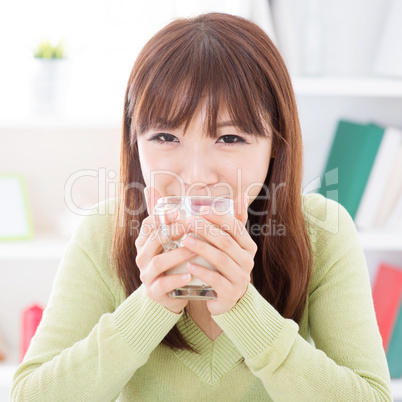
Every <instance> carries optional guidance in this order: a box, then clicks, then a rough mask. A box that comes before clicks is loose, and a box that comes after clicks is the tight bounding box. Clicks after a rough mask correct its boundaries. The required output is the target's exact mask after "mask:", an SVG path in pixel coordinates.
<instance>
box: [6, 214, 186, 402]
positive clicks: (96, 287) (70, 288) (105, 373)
mask: <svg viewBox="0 0 402 402" xmlns="http://www.w3.org/2000/svg"><path fill="white" fill-rule="evenodd" d="M102 219H104V218H102ZM105 230H106V228H105V227H103V226H102V224H101V219H100V218H99V217H98V218H94V217H85V218H84V221H83V223H82V224H81V226H80V227H79V230H78V231H77V232H76V234H75V236H73V238H72V239H71V241H70V242H69V245H68V246H67V249H66V251H65V253H64V255H63V258H62V261H61V263H60V265H59V269H58V272H57V275H56V278H55V281H54V284H53V289H52V293H51V296H50V300H49V303H48V305H47V306H46V309H45V311H44V313H43V317H42V321H41V323H40V325H39V327H38V329H37V332H36V334H35V336H34V337H33V338H32V341H31V344H30V347H29V349H28V352H27V354H26V356H25V358H24V360H23V362H22V363H21V365H20V366H19V367H18V369H17V371H16V373H15V374H14V379H13V384H12V389H11V399H12V400H13V401H84V400H85V401H95V400H97V401H99V400H101V401H111V400H115V399H117V397H118V395H119V393H120V391H121V390H122V389H123V387H124V386H125V384H126V383H127V382H128V381H129V380H130V379H131V377H132V376H133V374H134V373H135V371H136V370H137V369H138V368H139V367H141V366H142V365H144V364H145V363H146V362H147V360H148V358H149V356H150V354H151V352H152V351H153V350H154V349H155V348H156V346H157V345H158V344H159V343H160V342H161V341H162V340H163V338H164V337H165V335H166V334H167V333H168V332H169V331H170V329H171V328H172V327H173V326H174V325H175V323H176V322H177V321H178V320H179V318H180V317H181V315H182V313H180V314H175V313H173V312H171V311H170V310H168V309H166V308H165V307H163V306H161V305H160V304H159V303H156V302H155V301H153V300H151V299H150V298H149V297H148V296H147V294H146V292H145V289H144V287H143V286H142V285H141V286H140V287H139V288H138V289H137V290H136V291H134V292H133V293H132V294H131V295H130V296H129V297H128V298H126V299H125V300H124V301H123V302H122V303H121V304H120V305H119V306H117V308H115V300H114V298H115V296H114V293H113V292H112V289H113V282H112V281H110V280H108V278H107V275H106V274H105V271H106V269H105V267H106V266H107V253H105V252H104V243H102V242H103V238H102V237H101V236H100V235H99V234H100V233H104V232H105ZM84 248H85V249H84ZM116 283H117V282H116Z"/></svg>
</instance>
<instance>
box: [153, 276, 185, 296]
mask: <svg viewBox="0 0 402 402" xmlns="http://www.w3.org/2000/svg"><path fill="white" fill-rule="evenodd" d="M191 279H192V277H191V274H190V273H189V272H186V273H183V274H175V275H163V276H160V277H159V278H157V279H156V280H155V281H154V282H153V283H152V284H151V286H150V287H149V293H151V294H152V295H154V297H155V298H157V299H164V298H166V299H169V296H168V293H170V292H171V291H172V290H174V289H177V288H180V287H182V286H185V285H187V284H188V283H189V282H190V281H191Z"/></svg>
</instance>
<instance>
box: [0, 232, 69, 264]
mask: <svg viewBox="0 0 402 402" xmlns="http://www.w3.org/2000/svg"><path fill="white" fill-rule="evenodd" d="M67 243H68V240H64V239H57V238H47V237H40V238H36V239H33V240H21V241H14V242H11V241H7V242H5V241H3V242H0V260H15V261H17V260H25V261H26V260H60V259H61V257H62V255H63V253H64V250H65V249H66V246H67Z"/></svg>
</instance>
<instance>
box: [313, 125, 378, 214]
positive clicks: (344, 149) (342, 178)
mask: <svg viewBox="0 0 402 402" xmlns="http://www.w3.org/2000/svg"><path fill="white" fill-rule="evenodd" d="M384 131H385V129H384V128H383V127H380V126H378V125H376V124H360V123H356V122H351V121H345V120H340V121H339V122H338V126H337V129H336V132H335V136H334V139H333V142H332V146H331V149H330V152H329V156H328V158H327V163H326V166H325V170H324V174H323V178H322V182H321V183H322V184H321V187H320V189H319V193H320V194H322V195H323V196H325V197H327V198H331V199H333V200H335V201H338V202H339V203H340V204H341V205H342V206H343V207H345V208H346V210H347V211H348V212H349V214H350V216H351V217H352V218H353V219H354V218H355V216H356V212H357V209H358V207H359V204H360V200H361V198H362V195H363V192H364V189H365V187H366V184H367V181H368V178H369V176H370V172H371V169H372V167H373V164H374V161H375V158H376V156H377V152H378V149H379V147H380V144H381V141H382V138H383V136H384ZM336 169H338V182H337V183H331V184H337V191H328V189H327V186H328V183H326V181H325V177H326V175H329V173H330V172H332V171H335V170H336ZM324 183H325V184H326V185H324Z"/></svg>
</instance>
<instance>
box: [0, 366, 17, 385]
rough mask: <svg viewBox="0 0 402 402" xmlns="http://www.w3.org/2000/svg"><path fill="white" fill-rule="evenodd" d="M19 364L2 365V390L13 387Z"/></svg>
mask: <svg viewBox="0 0 402 402" xmlns="http://www.w3.org/2000/svg"><path fill="white" fill-rule="evenodd" d="M17 368H18V365H17V364H7V363H0V388H3V387H11V383H12V380H13V376H14V373H15V371H16V370H17Z"/></svg>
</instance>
